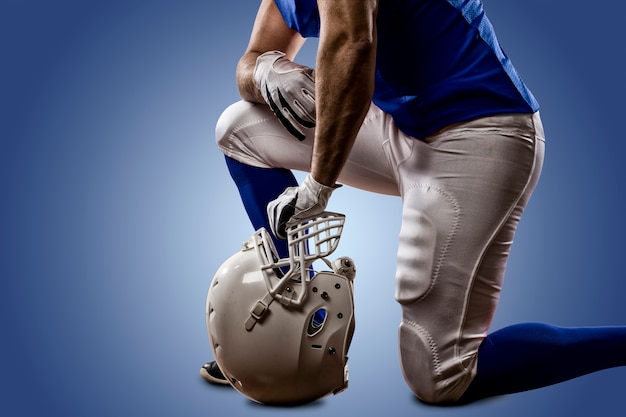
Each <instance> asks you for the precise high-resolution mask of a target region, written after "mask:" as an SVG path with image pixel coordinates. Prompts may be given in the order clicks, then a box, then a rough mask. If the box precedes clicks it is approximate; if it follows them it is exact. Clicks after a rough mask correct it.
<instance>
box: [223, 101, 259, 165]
mask: <svg viewBox="0 0 626 417" xmlns="http://www.w3.org/2000/svg"><path fill="white" fill-rule="evenodd" d="M251 106H252V104H251V103H248V102H245V101H238V102H237V103H234V104H231V105H230V106H228V107H227V108H226V110H224V111H223V112H222V114H221V115H220V117H219V119H218V120H217V123H216V125H215V141H216V143H217V147H218V148H220V149H221V150H222V151H223V152H225V153H226V152H227V150H228V149H230V148H232V146H231V145H232V143H231V142H232V141H235V140H237V126H239V125H241V123H242V122H243V120H244V119H245V118H246V117H247V115H248V114H249V109H250V107H251Z"/></svg>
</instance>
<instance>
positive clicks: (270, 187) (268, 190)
mask: <svg viewBox="0 0 626 417" xmlns="http://www.w3.org/2000/svg"><path fill="white" fill-rule="evenodd" d="M226 165H227V166H228V170H229V172H230V175H231V177H232V178H233V180H234V181H235V184H236V185H237V188H238V189H239V195H240V196H241V201H242V202H243V206H244V208H245V209H246V213H248V217H249V218H250V221H251V222H252V226H253V227H254V229H255V230H257V229H259V228H261V227H264V228H265V229H267V230H268V231H270V234H271V235H272V233H271V228H270V226H269V220H268V218H267V212H266V207H267V203H269V202H270V201H272V200H274V199H275V198H276V197H278V196H279V195H280V194H281V193H282V192H283V191H285V188H287V187H292V186H297V185H298V181H297V180H296V178H295V177H294V175H293V173H292V172H291V171H290V170H288V169H283V168H257V167H253V166H250V165H246V164H242V163H241V162H238V161H236V160H234V159H232V158H230V157H228V156H226ZM272 237H273V240H274V245H275V246H276V250H277V252H278V255H279V256H280V257H281V258H283V257H286V256H287V255H288V251H287V241H286V240H280V239H276V238H275V237H274V236H273V235H272Z"/></svg>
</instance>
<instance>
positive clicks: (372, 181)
mask: <svg viewBox="0 0 626 417" xmlns="http://www.w3.org/2000/svg"><path fill="white" fill-rule="evenodd" d="M313 134H314V131H313V129H310V130H309V131H308V132H307V137H306V139H305V140H304V141H302V142H300V141H298V140H297V139H295V138H294V137H293V136H291V135H290V134H289V133H288V132H287V130H286V129H285V128H283V126H282V125H281V124H280V122H279V121H278V120H277V119H276V117H275V116H274V115H273V114H272V113H271V111H270V110H269V108H268V107H267V106H265V105H259V104H252V103H248V102H244V101H240V102H238V103H235V104H233V105H231V106H230V107H228V108H227V109H226V110H225V111H224V113H223V114H222V116H221V117H220V119H219V121H218V123H217V127H216V138H217V144H218V146H219V148H220V149H221V150H222V151H223V152H224V153H225V154H226V155H228V156H230V157H231V158H234V159H236V160H238V161H239V162H242V163H245V164H248V165H252V166H256V167H266V168H273V167H281V168H288V169H295V170H299V171H306V172H308V171H309V169H310V160H311V149H312V145H313ZM544 142H545V140H544V133H543V127H542V124H541V120H540V117H539V114H538V113H535V114H507V115H499V116H491V117H484V118H479V119H476V120H472V121H469V122H464V123H458V124H455V125H453V126H450V127H448V128H446V129H443V130H441V131H439V132H437V133H435V134H433V135H431V136H429V137H427V138H425V139H424V140H417V139H415V138H412V137H409V136H407V135H405V134H404V133H402V132H401V131H399V130H398V128H397V127H396V125H395V123H394V121H393V119H392V118H391V117H390V116H389V115H387V114H385V113H384V112H383V111H381V110H380V109H379V108H377V107H376V106H374V105H372V106H371V107H370V110H369V112H368V114H367V116H366V118H365V121H364V123H363V125H362V127H361V130H360V132H359V134H358V137H357V139H356V142H355V144H354V147H353V149H352V152H351V154H350V158H349V160H348V162H347V163H346V165H345V167H344V168H343V170H342V172H341V175H340V177H339V182H342V183H345V184H347V185H351V186H354V187H357V188H360V189H364V190H368V191H373V192H377V193H384V194H390V195H400V196H402V201H403V204H402V207H403V209H402V226H401V230H400V236H399V239H400V240H399V247H398V257H397V272H396V278H395V279H396V293H395V297H396V300H397V301H398V302H399V303H400V304H401V306H402V321H401V324H400V328H399V353H400V360H401V365H402V370H403V374H404V378H405V380H406V382H407V384H408V385H409V387H410V388H411V390H412V391H413V392H414V393H415V394H416V395H417V396H418V397H419V398H420V399H421V400H423V401H425V402H431V403H440V402H447V401H456V400H457V399H459V398H460V397H461V395H462V394H463V392H464V391H465V389H466V388H467V386H468V385H469V384H470V382H471V381H472V379H473V377H474V375H475V372H476V363H477V352H478V348H479V346H480V344H481V342H482V340H483V339H484V337H485V336H486V335H487V331H488V329H489V326H490V324H491V321H492V319H493V315H494V313H495V310H496V306H497V303H498V299H499V294H500V290H501V286H502V281H503V277H504V271H505V268H506V261H507V258H508V255H509V249H510V247H511V244H512V242H513V235H514V234H515V230H516V228H517V225H518V222H519V220H520V216H521V214H522V212H523V210H524V207H525V206H526V204H527V202H528V199H529V197H530V195H531V194H532V191H533V190H534V188H535V185H536V184H537V181H538V179H539V175H540V172H541V166H542V163H543V155H544V147H545V144H544Z"/></svg>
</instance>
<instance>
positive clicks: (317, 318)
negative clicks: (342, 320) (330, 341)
mask: <svg viewBox="0 0 626 417" xmlns="http://www.w3.org/2000/svg"><path fill="white" fill-rule="evenodd" d="M327 315H328V312H327V311H326V309H325V308H319V309H317V310H316V311H315V312H314V313H313V314H312V315H311V318H310V319H309V325H308V326H307V330H306V334H307V335H309V336H310V337H313V336H315V335H316V334H318V333H319V332H321V331H322V328H324V323H326V316H327Z"/></svg>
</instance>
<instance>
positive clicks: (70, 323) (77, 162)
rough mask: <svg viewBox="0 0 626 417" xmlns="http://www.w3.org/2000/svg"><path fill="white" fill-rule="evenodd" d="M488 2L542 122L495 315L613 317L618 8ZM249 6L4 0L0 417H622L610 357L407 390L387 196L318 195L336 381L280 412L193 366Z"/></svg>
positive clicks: (617, 257)
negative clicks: (341, 340)
mask: <svg viewBox="0 0 626 417" xmlns="http://www.w3.org/2000/svg"><path fill="white" fill-rule="evenodd" d="M485 3H486V8H487V11H488V13H489V14H490V16H491V19H492V21H493V24H494V26H495V27H496V29H497V30H498V33H499V36H500V40H501V41H502V43H503V45H504V48H505V50H506V51H507V52H508V54H509V55H510V56H511V57H512V59H513V60H514V62H515V63H516V65H517V67H518V69H519V71H520V72H521V74H522V76H523V78H524V79H525V81H526V82H527V83H528V84H529V85H530V87H531V88H532V89H533V91H534V93H535V95H536V96H537V98H538V99H539V101H540V102H541V104H542V115H543V118H544V123H545V127H546V132H547V136H548V147H547V158H546V164H545V168H544V174H543V178H542V180H541V182H540V185H539V187H538V189H537V191H536V193H535V196H534V198H533V200H532V201H531V203H530V205H529V207H528V210H527V213H526V215H525V217H524V219H523V220H522V223H521V226H520V229H519V232H518V235H517V239H516V243H515V245H514V252H513V254H512V256H511V259H510V267H509V271H508V276H507V281H506V284H505V288H504V292H503V294H502V302H501V306H500V309H499V310H498V313H497V316H496V320H495V323H494V327H493V328H494V329H496V328H500V327H503V326H506V325H509V324H513V323H517V322H520V321H547V322H552V323H555V324H560V325H571V326H575V325H618V324H626V307H625V306H624V304H623V299H624V294H625V293H626V291H625V290H626V283H624V276H623V273H622V268H621V266H622V261H623V257H624V255H625V254H624V247H623V236H624V235H625V234H626V233H625V232H626V224H625V221H624V215H623V209H624V207H623V205H622V201H623V200H624V196H625V192H624V185H623V180H624V178H625V175H624V174H625V169H626V168H625V164H624V161H623V155H624V154H625V151H626V145H625V144H624V129H623V128H622V122H623V113H624V112H623V110H624V104H623V98H624V94H625V92H626V91H625V90H626V89H625V87H624V81H623V74H624V72H625V71H626V67H625V65H624V59H623V58H624V56H623V54H624V52H623V51H624V48H623V39H624V31H623V29H619V27H621V25H622V24H623V22H622V16H624V11H625V8H626V6H624V5H623V4H622V3H621V2H617V1H608V0H598V1H596V2H594V3H593V4H594V5H593V6H590V7H591V9H590V10H585V9H583V8H579V7H572V8H571V9H570V10H568V9H566V7H567V6H568V5H569V4H571V2H569V1H566V0H550V1H546V0H524V1H521V0H499V1H496V0H486V1H485ZM256 4H257V2H256V1H245V0H230V1H227V2H216V1H210V0H204V1H200V0H197V1H193V0H179V1H174V0H171V1H148V0H145V1H141V0H125V1H121V0H115V1H113V0H107V1H104V0H98V1H96V0H93V1H78V0H74V1H72V0H56V1H37V0H24V1H18V0H0V45H1V52H2V53H1V58H0V59H1V60H2V64H0V71H1V73H2V77H1V81H0V83H1V84H0V87H1V90H0V103H1V112H0V126H1V131H0V135H1V136H0V196H1V197H0V198H1V200H0V201H1V206H0V210H1V216H0V233H1V234H0V321H1V325H2V327H1V333H0V338H1V339H0V348H1V352H0V383H1V386H0V397H1V401H0V414H2V415H6V416H9V415H10V416H22V415H34V414H39V415H45V416H112V415H115V416H135V415H144V416H155V417H156V416H172V415H177V416H208V415H218V413H221V412H228V413H230V414H229V415H236V416H263V415H272V416H276V415H285V414H289V415H292V414H293V415H302V416H307V415H315V416H319V415H324V416H328V417H330V416H343V415H346V413H351V414H353V415H373V416H376V415H383V414H388V413H393V414H394V415H401V414H402V415H409V414H411V415H421V416H481V417H487V416H502V415H506V416H507V417H515V416H526V415H534V416H553V415H590V414H592V413H593V414H594V415H602V416H606V415H623V404H624V402H623V395H624V382H623V381H624V378H625V377H626V370H624V369H614V370H609V371H604V372H601V373H597V374H594V375H590V376H587V377H583V378H579V379H577V380H573V381H570V382H567V383H564V384H561V385H558V386H553V387H549V388H546V389H542V390H537V391H533V392H528V393H522V394H517V395H511V396H507V397H503V398H497V399H491V400H488V401H483V402H480V403H477V404H473V405H470V406H466V407H463V408H438V407H429V406H426V405H423V404H421V403H419V402H417V401H416V400H415V399H414V398H413V396H412V394H411V393H410V391H409V389H408V388H407V387H406V386H405V384H404V382H403V379H402V376H401V372H400V369H399V366H398V362H397V356H396V349H397V348H396V329H397V324H398V320H399V308H398V307H397V306H396V304H395V302H394V300H393V289H394V282H393V276H394V258H395V250H396V237H397V234H398V230H399V208H400V206H399V201H398V200H397V199H394V198H390V197H385V196H376V195H370V194H366V193H363V192H360V191H356V190H352V189H349V188H346V187H344V188H343V189H342V190H340V191H338V192H337V193H336V194H335V196H334V197H333V199H332V201H331V205H330V209H333V210H336V211H340V212H345V213H346V214H347V216H348V217H347V218H348V222H347V225H346V229H345V232H344V236H343V239H342V243H341V245H340V248H339V252H340V253H339V254H345V255H349V256H351V257H353V258H354V259H355V261H356V264H357V267H358V270H359V274H358V277H357V281H356V303H357V307H356V309H357V332H356V335H355V339H354V342H353V346H352V349H351V357H350V366H351V375H350V376H351V380H350V388H349V389H348V390H347V391H346V392H344V393H342V394H341V395H338V396H336V397H329V398H325V399H323V400H321V401H318V402H316V403H314V404H311V405H308V406H305V407H300V408H296V409H294V408H274V407H263V406H258V405H256V404H253V403H251V402H250V401H248V400H246V399H244V398H243V397H241V396H240V395H239V394H237V393H235V392H234V391H233V390H230V389H228V388H225V389H224V388H222V389H221V388H219V387H213V386H209V385H208V384H206V383H204V382H203V381H202V380H201V378H200V376H199V375H198V369H199V366H200V365H201V364H202V363H203V362H204V361H206V360H208V359H210V350H209V345H208V341H207V336H206V330H205V327H204V302H205V296H206V291H207V289H208V285H209V282H210V279H211V277H212V274H213V272H214V271H215V270H216V268H217V267H218V265H219V264H220V263H221V262H222V261H223V260H224V259H226V257H227V256H229V255H230V254H232V253H233V252H234V251H236V250H237V249H238V247H239V244H240V242H241V241H242V240H243V239H245V238H246V237H247V236H248V235H249V234H250V233H251V231H252V230H251V228H250V226H249V225H248V222H247V218H246V216H245V214H244V211H243V209H242V207H241V204H240V201H239V199H238V195H237V192H236V189H235V187H234V186H233V185H232V184H231V181H230V178H229V177H228V174H227V171H226V169H225V166H224V164H223V160H222V156H221V154H220V153H219V152H218V151H217V149H216V147H215V146H214V142H213V140H214V138H213V128H214V125H215V122H216V120H217V118H218V117H219V115H220V113H221V110H222V109H223V108H225V107H226V106H227V105H228V104H230V103H231V102H233V101H235V100H237V98H238V96H237V92H236V88H235V83H234V82H235V80H234V69H235V65H236V61H237V59H238V57H239V56H240V54H241V53H242V51H243V49H244V48H245V46H246V43H247V39H248V35H249V33H250V27H251V24H252V21H253V18H254V14H255V11H256ZM314 46H315V44H314V43H312V44H308V45H307V46H306V47H305V50H304V51H303V53H302V55H301V61H302V62H304V63H305V64H308V65H312V63H313V62H314ZM619 410H622V411H621V412H620V411H619Z"/></svg>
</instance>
